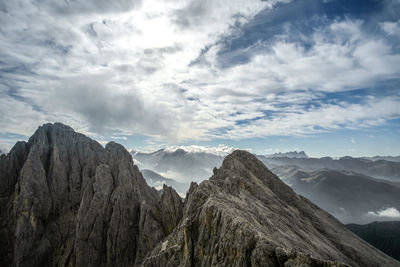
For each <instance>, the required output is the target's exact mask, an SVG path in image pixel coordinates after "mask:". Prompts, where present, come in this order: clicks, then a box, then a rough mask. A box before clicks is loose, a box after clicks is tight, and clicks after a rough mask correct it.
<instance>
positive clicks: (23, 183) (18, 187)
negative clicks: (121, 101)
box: [0, 123, 182, 266]
mask: <svg viewBox="0 0 400 267" xmlns="http://www.w3.org/2000/svg"><path fill="white" fill-rule="evenodd" d="M0 178H1V179H0V188H1V193H2V198H1V199H0V200H1V203H0V204H1V209H0V211H1V214H0V222H1V231H0V249H1V252H0V265H1V266H9V265H15V266H43V265H47V266H55V265H60V266H67V265H68V266H86V265H91V266H94V265H106V264H108V265H117V266H118V265H135V264H137V265H138V264H140V262H141V261H142V259H143V257H144V256H145V254H146V253H147V252H148V251H150V250H151V249H152V248H153V247H154V246H155V245H156V244H157V243H158V242H159V241H160V240H161V239H163V238H164V237H165V236H166V234H167V232H170V231H171V229H173V228H174V227H175V225H176V224H177V223H178V221H179V219H180V217H181V216H182V200H181V199H180V198H179V196H178V197H177V194H176V192H175V191H174V190H173V189H172V188H166V189H165V193H164V194H163V196H162V197H161V199H160V196H159V195H158V194H157V192H156V190H155V189H152V188H150V187H149V186H147V184H146V182H145V180H144V178H143V177H142V175H141V174H140V172H139V170H138V168H137V167H136V166H135V165H134V164H133V161H132V157H131V155H130V154H129V152H128V151H126V150H125V148H124V147H123V146H121V145H119V144H117V143H114V142H110V143H109V144H107V145H106V147H105V148H103V147H102V146H101V145H100V144H99V143H97V142H96V141H94V140H91V139H90V138H88V137H86V136H85V135H83V134H80V133H76V132H75V131H74V130H73V129H72V128H71V127H69V126H66V125H63V124H61V123H54V124H45V125H43V126H41V127H39V128H38V130H37V131H36V132H35V133H34V134H33V136H32V137H31V138H30V139H29V141H28V143H25V142H21V143H17V144H16V145H15V146H14V148H13V149H12V150H11V151H10V153H9V154H8V155H7V156H1V157H0ZM14 189H15V190H14ZM3 193H4V194H3ZM3 196H4V197H3ZM160 210H162V212H164V213H163V216H159V215H160V212H159V211H160ZM165 229H167V230H165Z"/></svg>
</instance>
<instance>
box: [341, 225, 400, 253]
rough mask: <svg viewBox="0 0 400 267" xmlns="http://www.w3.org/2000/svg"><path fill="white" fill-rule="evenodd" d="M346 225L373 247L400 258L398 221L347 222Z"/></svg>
mask: <svg viewBox="0 0 400 267" xmlns="http://www.w3.org/2000/svg"><path fill="white" fill-rule="evenodd" d="M346 227H347V228H348V229H349V230H350V231H352V232H353V233H355V234H356V235H358V236H359V237H361V238H362V239H364V240H365V241H367V242H368V243H370V244H371V245H373V246H374V247H376V248H378V249H380V250H382V251H383V252H385V253H386V254H388V255H389V256H392V257H393V258H395V259H397V260H400V249H399V248H400V221H391V222H373V223H370V224H365V225H360V224H348V225H346Z"/></svg>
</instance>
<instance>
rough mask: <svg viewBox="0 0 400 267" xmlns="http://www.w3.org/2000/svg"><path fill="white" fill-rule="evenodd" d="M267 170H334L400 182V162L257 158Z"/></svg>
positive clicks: (350, 159) (346, 158) (352, 159)
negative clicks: (294, 168) (281, 168)
mask: <svg viewBox="0 0 400 267" xmlns="http://www.w3.org/2000/svg"><path fill="white" fill-rule="evenodd" d="M258 158H259V159H260V160H261V161H262V162H264V164H265V165H266V166H268V168H276V167H280V166H296V167H298V168H301V169H303V170H307V171H318V170H336V171H346V172H356V173H360V174H364V175H367V176H371V177H374V178H379V179H385V180H390V181H400V162H393V161H387V160H376V161H372V160H368V159H363V158H352V157H343V158H340V159H332V158H330V157H324V158H268V157H265V156H258Z"/></svg>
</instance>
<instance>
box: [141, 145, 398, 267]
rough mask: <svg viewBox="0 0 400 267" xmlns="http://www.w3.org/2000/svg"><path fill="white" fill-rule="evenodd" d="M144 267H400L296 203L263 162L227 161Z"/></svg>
mask: <svg viewBox="0 0 400 267" xmlns="http://www.w3.org/2000/svg"><path fill="white" fill-rule="evenodd" d="M144 265H145V266H347V265H350V266H400V263H398V262H397V261H395V260H394V259H392V258H390V257H389V256H387V255H385V254H383V253H381V252H380V251H378V250H376V249H374V248H373V247H371V246H370V245H368V244H367V243H365V242H364V241H362V240H360V239H359V238H358V237H356V236H355V235H354V234H352V233H350V232H349V231H348V230H347V229H346V228H345V227H344V226H343V225H342V224H341V223H340V222H338V221H337V220H336V219H335V218H333V217H332V216H330V215H329V214H327V213H326V212H324V211H322V210H321V209H319V208H318V207H317V206H315V205H314V204H312V203H311V202H309V201H308V200H307V199H305V198H303V197H301V196H299V195H296V194H295V193H294V192H293V191H292V189H290V187H289V186H287V185H285V184H284V183H283V182H281V181H280V180H279V178H278V177H277V176H275V175H274V174H273V173H272V172H270V171H269V170H268V169H267V168H266V167H265V166H264V165H263V164H262V163H261V162H260V161H259V160H257V158H256V157H254V156H253V155H251V154H250V153H248V152H245V151H235V152H233V153H232V154H231V155H229V156H227V157H226V158H225V160H224V162H223V164H222V166H221V168H219V169H217V170H215V171H214V175H213V176H212V177H211V178H210V180H209V181H204V182H202V183H201V184H200V185H197V184H192V185H191V188H190V190H189V193H188V196H187V198H186V200H185V208H184V214H183V217H182V220H181V222H180V223H179V225H178V226H177V227H176V228H175V229H174V231H173V233H172V234H171V235H169V236H168V238H166V239H165V240H164V241H163V242H162V243H160V244H159V245H157V247H156V248H155V249H154V250H153V251H152V252H151V253H150V254H149V255H148V257H147V258H146V259H145V261H144Z"/></svg>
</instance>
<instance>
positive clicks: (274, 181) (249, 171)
mask: <svg viewBox="0 0 400 267" xmlns="http://www.w3.org/2000/svg"><path fill="white" fill-rule="evenodd" d="M210 181H213V182H217V183H219V184H221V185H222V187H223V188H226V189H229V190H230V192H231V193H233V192H236V193H239V190H245V191H248V192H249V193H250V194H252V195H253V196H255V197H257V198H261V199H263V198H265V192H264V191H263V190H260V189H261V188H262V187H261V185H262V186H264V187H267V188H268V189H269V190H270V191H271V193H274V194H276V195H279V196H280V197H281V198H282V199H284V200H285V201H293V200H294V197H295V194H294V193H293V191H292V189H291V188H290V187H289V186H287V185H286V184H284V183H282V181H281V180H280V179H279V178H278V177H277V176H276V175H275V174H274V173H272V172H271V171H270V170H269V169H268V168H267V167H265V165H264V164H263V163H262V162H261V161H260V160H258V158H257V157H256V156H255V155H253V154H251V153H249V152H247V151H244V150H236V151H234V152H232V153H231V154H230V155H228V156H227V157H225V159H224V161H223V163H222V166H221V167H220V168H219V169H217V170H216V171H215V172H214V175H213V176H212V177H211V178H210Z"/></svg>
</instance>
